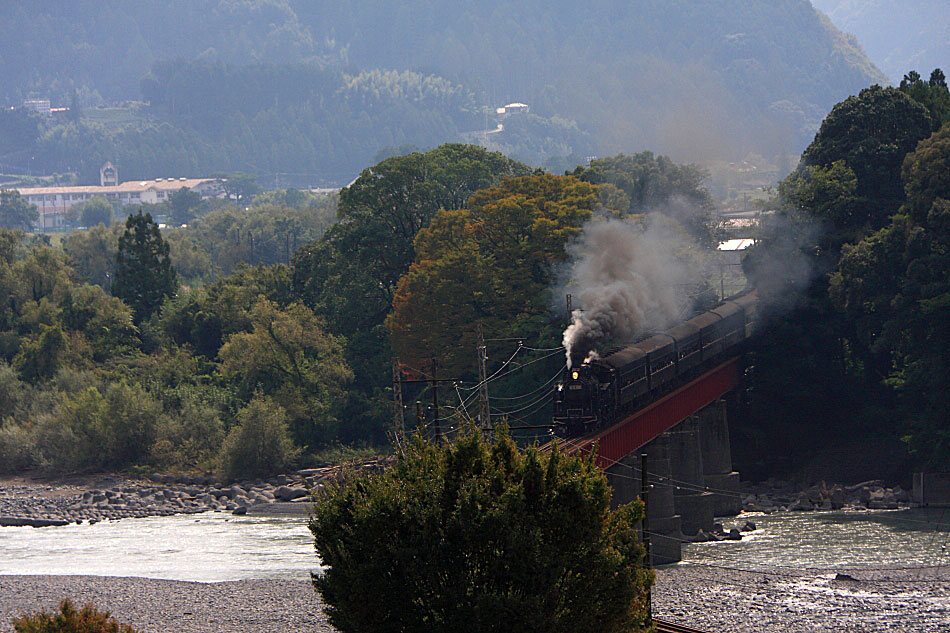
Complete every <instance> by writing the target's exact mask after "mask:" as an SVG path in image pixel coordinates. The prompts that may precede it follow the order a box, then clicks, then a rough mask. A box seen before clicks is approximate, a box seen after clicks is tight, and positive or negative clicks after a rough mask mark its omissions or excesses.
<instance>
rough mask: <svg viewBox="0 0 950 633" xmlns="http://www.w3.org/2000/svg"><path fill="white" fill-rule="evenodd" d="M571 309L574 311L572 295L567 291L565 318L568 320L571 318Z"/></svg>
mask: <svg viewBox="0 0 950 633" xmlns="http://www.w3.org/2000/svg"><path fill="white" fill-rule="evenodd" d="M573 311H574V301H573V297H571V295H570V293H568V295H567V320H568V321H570V320H571V312H573Z"/></svg>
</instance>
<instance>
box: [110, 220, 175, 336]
mask: <svg viewBox="0 0 950 633" xmlns="http://www.w3.org/2000/svg"><path fill="white" fill-rule="evenodd" d="M115 263H116V266H115V281H114V282H113V283H112V294H114V295H115V296H116V297H118V298H120V299H122V300H123V301H125V303H126V305H128V306H129V307H130V308H132V313H133V315H134V317H135V322H136V323H141V322H142V321H144V320H146V319H148V318H149V317H150V316H152V314H153V313H154V312H155V311H156V310H158V309H159V308H160V307H161V306H162V303H163V302H164V301H165V299H166V298H168V297H171V296H174V294H175V292H176V291H177V290H178V278H177V276H176V275H175V269H174V268H172V265H171V260H170V259H169V257H168V243H166V242H165V240H164V239H162V234H161V233H160V232H159V230H158V225H157V224H155V222H154V221H153V220H152V216H151V215H149V214H148V213H146V214H145V215H142V212H141V211H139V213H138V214H135V215H130V216H129V218H128V219H127V220H126V222H125V232H124V233H123V234H122V235H121V236H120V237H119V249H118V251H117V252H116V257H115Z"/></svg>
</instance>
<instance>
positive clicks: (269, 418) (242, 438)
mask: <svg viewBox="0 0 950 633" xmlns="http://www.w3.org/2000/svg"><path fill="white" fill-rule="evenodd" d="M237 420H238V425H237V426H235V427H234V428H232V429H231V431H230V432H229V433H228V436H227V437H226V438H225V440H224V445H223V446H222V447H221V457H220V462H221V474H222V476H223V477H224V478H226V479H241V478H244V479H247V478H254V477H266V476H268V475H273V474H275V473H279V472H281V471H283V470H285V469H286V468H287V467H288V466H289V465H290V464H291V462H292V461H293V460H294V458H296V456H297V452H298V451H297V449H296V448H295V447H294V443H293V441H292V440H291V439H290V431H289V430H288V428H287V413H286V412H285V411H284V409H283V407H281V406H280V405H279V404H277V403H276V402H274V401H273V400H271V399H270V398H268V397H267V396H262V395H259V394H258V395H256V396H254V398H253V399H252V400H251V402H250V403H249V404H248V405H247V406H246V407H244V408H243V409H241V410H240V411H239V412H238V414H237Z"/></svg>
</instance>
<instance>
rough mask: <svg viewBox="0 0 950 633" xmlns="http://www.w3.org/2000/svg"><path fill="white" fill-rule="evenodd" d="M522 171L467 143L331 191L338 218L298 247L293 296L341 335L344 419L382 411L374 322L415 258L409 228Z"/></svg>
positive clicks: (398, 162) (399, 161)
mask: <svg viewBox="0 0 950 633" xmlns="http://www.w3.org/2000/svg"><path fill="white" fill-rule="evenodd" d="M529 172H530V169H529V168H528V167H527V166H525V165H523V164H521V163H518V162H516V161H513V160H511V159H509V158H507V157H505V156H504V155H502V154H499V153H497V152H489V151H486V150H485V149H484V148H481V147H477V146H474V145H457V144H449V145H443V146H441V147H438V148H436V149H434V150H431V151H429V152H426V153H424V154H422V153H413V154H409V155H408V156H398V157H393V158H388V159H386V160H384V161H383V162H381V163H379V164H378V165H375V166H374V167H371V168H369V169H366V170H364V171H363V173H362V174H361V175H360V177H359V178H358V179H357V180H356V181H355V182H354V183H353V184H352V185H350V186H349V187H347V188H345V189H344V190H343V191H342V192H341V193H340V206H339V219H340V221H339V222H338V223H337V224H335V225H333V226H332V227H331V228H330V229H329V230H328V231H327V232H326V234H325V235H324V236H323V237H322V238H321V239H319V240H316V241H314V242H311V243H310V244H307V245H305V246H304V247H302V248H301V249H300V250H299V251H297V253H296V255H295V256H294V259H293V268H294V292H295V293H296V294H297V295H298V296H299V297H301V298H302V299H303V301H304V302H305V303H306V304H307V305H308V306H310V307H312V308H313V310H314V312H316V313H317V314H320V315H322V316H323V317H324V318H325V319H326V320H327V324H328V326H329V329H330V331H331V332H333V333H335V334H342V335H343V336H345V337H346V341H347V344H346V355H347V358H348V359H350V361H351V366H352V368H353V372H354V374H355V380H354V383H353V387H354V389H353V390H352V393H351V398H352V400H351V405H350V407H349V412H348V416H349V417H350V418H351V419H352V420H354V421H356V424H357V425H363V426H366V427H367V428H370V427H375V428H379V425H380V424H381V423H382V422H383V421H384V420H387V419H388V418H389V414H390V412H391V409H390V408H389V405H388V403H387V402H386V400H387V399H389V397H390V396H388V394H386V393H384V392H383V389H385V388H386V387H387V386H388V384H389V382H390V381H389V379H388V378H387V377H386V376H387V375H388V374H389V366H390V365H389V364H390V360H391V351H390V346H389V337H388V335H387V332H386V330H385V328H384V326H383V321H384V320H385V318H386V315H387V314H389V312H390V310H392V301H393V296H394V293H395V291H396V286H397V284H398V282H399V279H400V277H402V276H403V275H405V274H406V272H407V271H408V270H409V266H410V264H411V263H412V261H413V259H414V257H415V249H414V246H413V241H414V240H415V238H416V234H417V233H418V232H419V231H420V230H421V229H422V228H424V227H426V226H428V225H429V223H430V221H431V220H432V217H433V216H434V215H435V214H436V212H437V211H438V210H439V209H459V208H461V207H462V206H463V205H464V203H465V201H466V200H467V199H468V198H469V197H470V196H471V195H472V194H473V193H474V192H475V191H478V190H479V189H483V188H485V187H491V186H493V185H497V184H498V183H500V182H501V181H502V180H503V179H505V178H510V177H514V176H523V175H525V174H527V173H529Z"/></svg>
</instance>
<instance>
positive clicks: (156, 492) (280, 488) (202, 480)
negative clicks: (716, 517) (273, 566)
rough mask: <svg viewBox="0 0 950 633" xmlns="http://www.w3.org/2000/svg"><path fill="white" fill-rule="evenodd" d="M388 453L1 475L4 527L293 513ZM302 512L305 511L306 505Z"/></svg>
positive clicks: (836, 503)
mask: <svg viewBox="0 0 950 633" xmlns="http://www.w3.org/2000/svg"><path fill="white" fill-rule="evenodd" d="M385 464H386V462H385V461H384V460H370V461H367V462H364V463H361V464H355V465H354V464H349V465H346V466H342V467H341V466H333V467H328V468H315V469H309V470H302V471H298V472H296V473H292V474H289V475H280V476H278V477H275V478H272V479H268V480H255V481H242V482H239V483H235V484H225V483H222V482H220V481H218V480H217V479H215V478H214V477H209V476H192V475H181V476H176V475H154V476H151V477H150V478H148V479H130V478H123V477H118V476H114V475H102V476H89V477H80V478H70V479H55V480H43V479H29V478H24V477H20V478H8V479H0V527H3V526H33V527H47V526H57V525H66V524H68V523H81V522H84V521H88V522H90V523H95V522H98V521H105V520H116V519H123V518H129V517H146V516H168V515H172V514H194V513H198V512H207V511H210V510H218V511H227V512H234V513H236V514H244V513H247V512H251V513H268V512H269V510H272V511H273V513H275V514H285V513H288V512H293V507H292V506H290V507H288V506H287V505H286V504H288V503H291V504H304V505H306V504H307V503H308V502H309V501H310V494H311V493H314V494H320V491H321V490H322V489H323V488H324V486H326V485H327V484H329V483H331V482H338V481H340V480H342V479H343V478H345V477H346V476H347V474H348V473H352V472H358V471H378V470H380V469H382V468H384V467H385ZM741 494H742V506H743V510H744V511H746V512H763V513H765V514H771V513H773V512H801V511H813V510H842V509H843V510H858V511H860V510H865V509H872V510H883V509H898V508H902V507H908V506H909V505H910V494H909V493H908V492H907V491H905V490H903V489H901V488H900V486H896V487H893V488H887V487H885V486H884V483H883V482H882V481H880V480H874V481H866V482H862V483H860V484H856V485H851V486H844V485H841V484H825V483H821V484H818V485H814V486H811V487H808V488H805V489H801V488H796V487H795V486H794V485H792V484H790V483H787V482H782V481H774V480H769V481H767V482H764V483H761V484H743V485H742V492H741ZM300 512H301V513H305V508H304V507H303V506H302V509H301V510H300ZM717 527H719V529H717V530H714V531H713V532H711V533H708V534H707V533H702V534H697V535H696V536H695V537H694V538H692V539H691V540H694V541H706V540H723V539H737V538H741V536H740V534H739V533H740V532H742V531H747V530H751V529H755V526H754V524H749V525H743V524H740V525H739V527H738V529H732V530H722V529H721V526H717Z"/></svg>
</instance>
